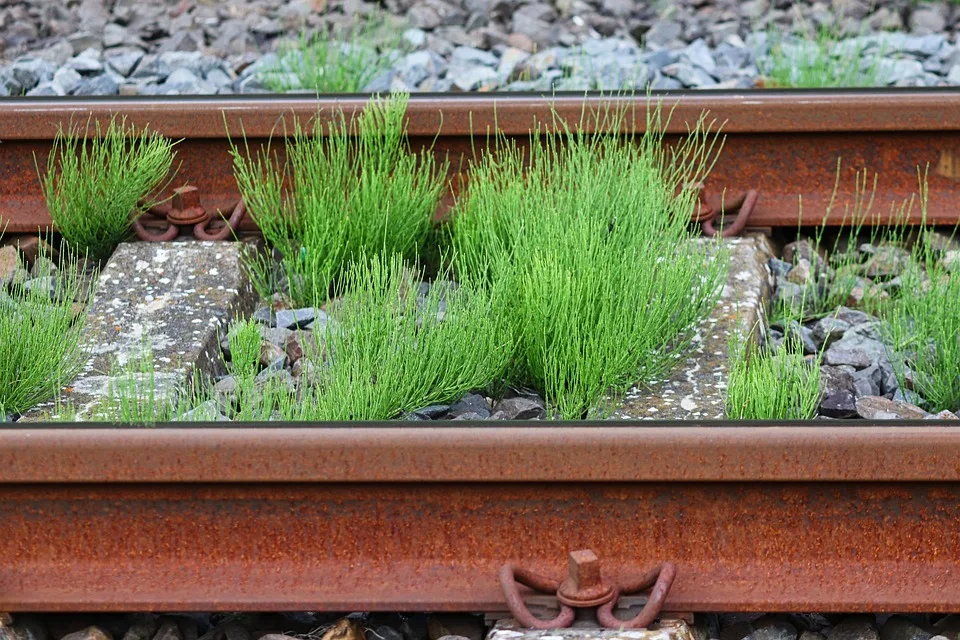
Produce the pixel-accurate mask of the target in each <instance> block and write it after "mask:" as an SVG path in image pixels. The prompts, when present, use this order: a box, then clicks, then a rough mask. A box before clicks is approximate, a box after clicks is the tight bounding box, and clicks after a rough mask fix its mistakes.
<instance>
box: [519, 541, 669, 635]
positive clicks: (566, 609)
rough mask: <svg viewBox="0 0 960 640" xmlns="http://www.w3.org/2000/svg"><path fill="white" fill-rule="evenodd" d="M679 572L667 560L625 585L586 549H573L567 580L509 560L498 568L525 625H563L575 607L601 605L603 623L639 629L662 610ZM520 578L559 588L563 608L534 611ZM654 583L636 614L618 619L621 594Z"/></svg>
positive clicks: (542, 588)
mask: <svg viewBox="0 0 960 640" xmlns="http://www.w3.org/2000/svg"><path fill="white" fill-rule="evenodd" d="M676 575H677V567H676V565H674V564H673V563H670V562H665V563H663V564H661V565H659V566H658V567H657V568H656V569H654V570H653V571H650V572H648V573H647V574H645V575H644V576H642V577H640V578H639V579H637V580H634V581H632V582H629V583H627V584H625V585H623V586H622V587H621V586H618V585H616V584H615V583H614V582H612V581H611V580H608V579H606V578H604V577H603V576H602V575H601V574H600V560H599V559H598V558H597V556H596V554H595V553H594V552H593V551H591V550H589V549H584V550H581V551H574V552H573V553H571V554H570V569H569V577H568V578H567V579H566V580H564V581H563V582H559V581H556V580H553V579H552V578H548V577H546V576H543V575H540V574H538V573H534V572H532V571H530V570H528V569H523V568H522V567H518V566H516V565H515V564H512V563H507V564H505V565H503V568H502V569H501V570H500V588H501V589H502V590H503V595H504V597H505V598H506V600H507V607H508V608H509V609H510V613H511V614H513V617H514V618H515V619H516V620H517V622H519V623H520V624H521V625H523V626H524V627H528V628H531V629H563V628H565V627H569V626H570V625H571V624H572V623H573V621H574V619H575V618H576V611H575V609H587V608H594V607H598V608H597V620H598V621H599V622H600V624H601V625H602V626H604V627H606V628H608V629H640V628H643V627H646V626H648V625H650V623H652V622H653V621H654V620H656V619H657V617H658V616H659V615H660V611H661V610H662V608H663V602H664V600H665V599H666V597H667V592H668V591H670V587H671V585H672V584H673V580H674V578H676ZM521 584H522V585H524V586H526V587H529V588H531V589H533V590H534V591H538V592H540V593H544V594H556V596H557V599H558V600H559V601H560V613H559V614H558V615H557V616H556V617H555V618H552V619H549V620H544V619H541V618H537V617H536V616H534V615H533V614H532V613H531V612H530V610H529V609H528V608H527V605H526V604H525V603H524V601H523V598H521V597H520V590H519V588H518V585H521ZM651 587H652V588H653V589H652V591H651V592H650V597H649V599H648V600H647V602H646V604H644V605H643V609H642V610H641V611H640V613H639V614H637V615H636V616H635V617H634V618H631V619H630V620H620V619H619V618H617V617H616V616H615V615H614V614H613V610H614V608H615V607H616V605H617V600H618V599H619V598H620V595H621V594H632V593H637V592H640V591H643V590H645V589H649V588H651Z"/></svg>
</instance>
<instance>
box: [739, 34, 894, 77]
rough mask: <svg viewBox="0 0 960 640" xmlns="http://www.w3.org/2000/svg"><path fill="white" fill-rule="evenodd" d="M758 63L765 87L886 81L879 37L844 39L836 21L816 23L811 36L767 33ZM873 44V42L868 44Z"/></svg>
mask: <svg viewBox="0 0 960 640" xmlns="http://www.w3.org/2000/svg"><path fill="white" fill-rule="evenodd" d="M767 37H768V39H770V40H771V43H770V51H769V53H768V54H767V55H766V56H758V60H757V62H758V67H759V69H760V72H761V73H762V74H763V76H764V84H765V86H767V87H781V88H782V87H794V88H827V87H875V86H880V85H883V84H886V82H885V76H886V74H885V68H884V67H883V66H882V61H883V46H882V44H883V43H882V40H880V41H879V42H877V43H870V42H869V41H867V40H866V39H865V38H863V37H861V38H849V39H844V38H843V34H842V33H840V25H839V23H838V22H835V23H833V24H823V25H821V26H819V27H818V28H817V29H816V31H815V33H814V34H813V37H812V38H809V37H805V38H797V39H793V40H788V39H785V38H783V37H780V36H777V35H776V34H772V33H768V34H767ZM871 44H873V45H874V46H871Z"/></svg>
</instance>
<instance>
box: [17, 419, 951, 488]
mask: <svg viewBox="0 0 960 640" xmlns="http://www.w3.org/2000/svg"><path fill="white" fill-rule="evenodd" d="M505 424H506V426H504V425H498V426H490V425H488V424H484V423H479V424H475V425H472V424H465V425H461V427H462V428H457V427H416V428H414V427H409V426H405V427H403V428H398V427H397V424H396V423H364V424H361V425H358V424H356V423H352V424H351V423H344V424H335V423H333V424H331V423H325V424H324V425H323V427H322V428H321V427H319V426H318V425H300V426H292V425H271V426H270V428H263V426H262V424H261V425H257V424H246V425H244V424H239V425H231V426H230V427H229V428H223V427H219V426H217V427H213V426H212V425H211V426H209V427H203V426H202V425H191V426H190V427H186V428H170V427H166V428H149V429H137V428H104V427H103V426H97V425H91V426H85V427H82V428H60V427H58V428H44V427H43V426H42V425H40V426H36V425H30V427H29V428H8V429H0V485H3V484H15V483H20V484H22V483H48V482H56V483H129V482H151V483H175V482H190V483H220V482H374V483H382V482H458V481H470V482H555V481H561V480H562V481H567V482H621V481H637V482H732V481H751V482H798V481H803V482H830V481H844V482H852V481H857V482H880V481H889V482H892V481H897V482H930V481H951V482H960V427H949V426H939V425H934V424H931V423H930V422H929V421H922V422H913V423H910V422H905V423H892V424H883V423H881V424H874V425H868V426H856V427H854V426H850V427H847V426H837V427H832V426H811V425H810V424H809V423H806V424H805V423H793V424H791V423H781V424H777V425H776V426H769V425H765V426H751V425H750V423H743V422H740V423H737V424H736V425H734V424H733V423H729V422H727V423H712V422H702V423H697V422H691V423H684V422H677V421H670V422H654V421H649V422H647V421H644V422H634V421H623V422H617V423H614V424H611V423H610V422H601V423H590V422H581V423H563V422H559V423H544V425H541V426H533V425H530V424H529V423H515V424H513V425H510V423H505ZM761 424H762V423H761ZM145 460H148V461H149V464H145V463H144V461H145Z"/></svg>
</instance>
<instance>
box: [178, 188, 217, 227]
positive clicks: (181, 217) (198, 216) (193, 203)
mask: <svg viewBox="0 0 960 640" xmlns="http://www.w3.org/2000/svg"><path fill="white" fill-rule="evenodd" d="M209 219H210V216H209V215H208V214H207V212H206V211H204V209H203V206H202V205H201V204H200V191H199V190H198V189H197V188H196V187H194V186H190V185H187V186H184V187H179V188H177V189H174V190H173V199H172V200H171V202H170V212H169V213H168V214H167V220H169V221H170V223H171V224H182V225H188V224H198V223H201V222H206V221H207V220H209Z"/></svg>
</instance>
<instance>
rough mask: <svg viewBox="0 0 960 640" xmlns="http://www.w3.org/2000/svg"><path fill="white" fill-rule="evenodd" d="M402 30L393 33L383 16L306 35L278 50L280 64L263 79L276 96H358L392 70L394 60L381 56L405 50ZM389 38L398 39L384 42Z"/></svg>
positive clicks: (273, 67) (263, 74) (265, 72)
mask: <svg viewBox="0 0 960 640" xmlns="http://www.w3.org/2000/svg"><path fill="white" fill-rule="evenodd" d="M400 31H401V30H397V29H395V28H394V29H391V28H390V27H389V26H388V25H387V24H386V22H385V20H384V18H383V16H382V15H374V16H371V17H365V18H359V17H358V18H357V19H356V20H355V21H354V22H353V23H352V24H350V25H347V26H341V27H334V28H333V29H331V31H330V32H329V33H315V34H313V35H308V34H306V33H302V34H301V35H300V36H299V38H298V39H297V40H296V41H295V42H292V43H289V44H285V45H282V46H281V47H280V48H279V50H278V52H277V53H278V55H279V60H278V61H277V63H276V64H274V65H272V66H271V67H269V68H267V69H265V70H264V71H263V73H262V74H261V79H262V81H263V83H264V85H265V86H266V87H267V88H268V89H270V90H271V91H291V90H298V89H302V90H307V91H315V92H317V93H359V92H361V91H363V90H364V88H365V87H366V86H367V85H368V84H370V82H371V81H372V80H374V79H376V78H377V77H378V76H379V75H381V74H382V73H385V72H386V71H388V70H389V69H390V65H391V63H392V61H393V58H391V57H390V56H389V55H384V53H383V52H382V51H383V50H386V49H397V48H399V47H400V45H401V43H402V40H401V39H400V37H399V33H400ZM390 33H393V34H395V35H393V36H389V35H387V36H386V39H385V40H384V36H385V35H386V34H390ZM378 40H380V41H382V42H380V43H379V44H378V42H377V41H378ZM378 49H379V50H378Z"/></svg>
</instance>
